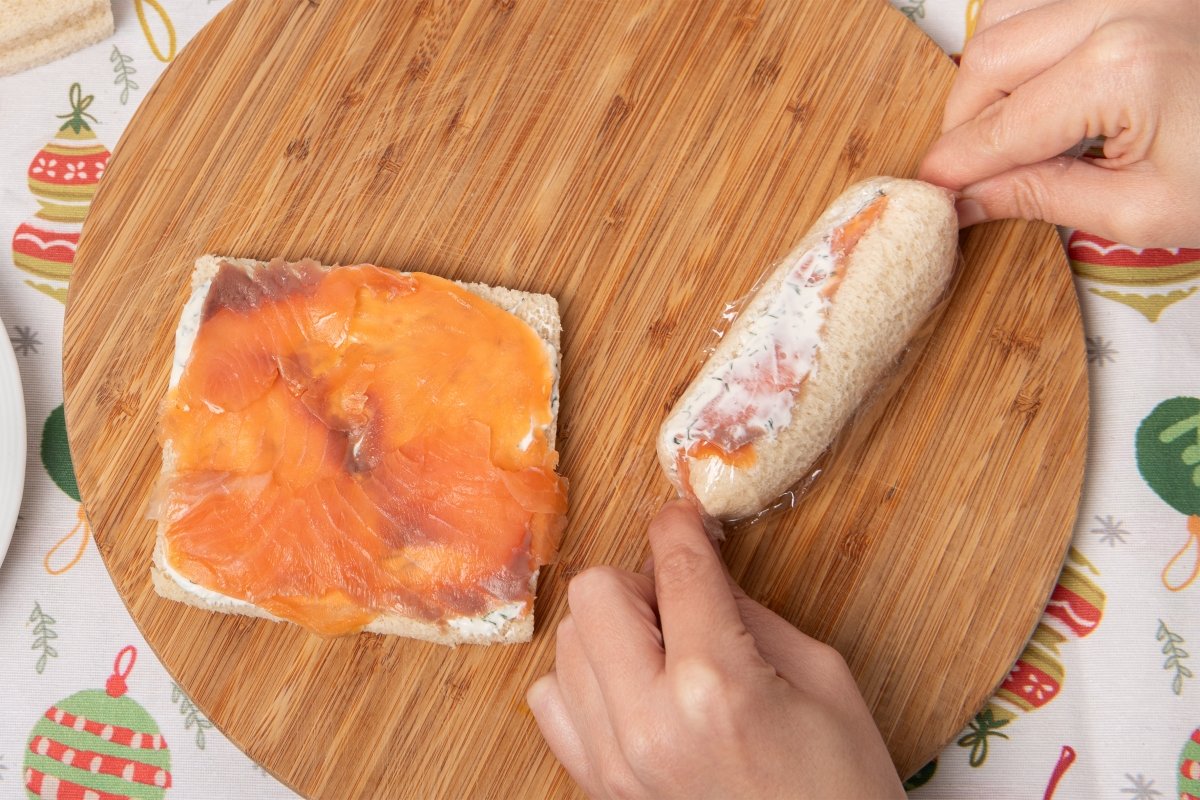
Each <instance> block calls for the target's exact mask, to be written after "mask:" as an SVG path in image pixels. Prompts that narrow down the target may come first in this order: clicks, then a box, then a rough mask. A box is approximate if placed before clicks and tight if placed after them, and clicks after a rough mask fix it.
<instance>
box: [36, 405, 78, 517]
mask: <svg viewBox="0 0 1200 800" xmlns="http://www.w3.org/2000/svg"><path fill="white" fill-rule="evenodd" d="M42 466H44V467H45V468H46V472H48V473H50V477H51V478H52V479H53V480H54V482H55V483H56V484H58V488H60V489H62V490H63V491H64V492H66V493H67V496H68V497H70V498H71V499H72V500H74V501H75V502H76V503H78V502H79V486H78V485H77V484H76V483H75V466H74V464H72V463H71V448H70V447H68V446H67V418H66V415H65V414H64V413H63V407H62V406H59V407H58V408H56V409H54V410H53V411H51V412H50V416H49V417H47V418H46V426H45V427H44V428H42Z"/></svg>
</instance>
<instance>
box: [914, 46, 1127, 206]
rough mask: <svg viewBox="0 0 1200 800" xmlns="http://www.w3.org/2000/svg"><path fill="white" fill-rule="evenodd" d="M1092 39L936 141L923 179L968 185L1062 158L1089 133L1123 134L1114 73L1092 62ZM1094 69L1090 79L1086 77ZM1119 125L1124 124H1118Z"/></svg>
mask: <svg viewBox="0 0 1200 800" xmlns="http://www.w3.org/2000/svg"><path fill="white" fill-rule="evenodd" d="M1095 58H1096V56H1095V55H1094V54H1093V53H1092V52H1091V48H1089V47H1088V46H1087V45H1085V46H1082V47H1080V48H1078V49H1076V50H1075V51H1074V52H1072V53H1071V54H1070V55H1069V56H1067V58H1066V59H1064V60H1063V61H1061V62H1059V63H1058V64H1056V65H1055V66H1054V67H1052V68H1051V69H1049V70H1047V71H1046V72H1044V73H1042V74H1041V75H1039V76H1038V77H1036V78H1034V79H1033V80H1031V81H1029V82H1028V83H1025V84H1022V85H1021V86H1019V87H1017V89H1016V90H1014V91H1013V93H1012V94H1010V95H1009V96H1008V97H1005V98H1004V99H1002V100H998V101H996V102H995V103H992V105H990V106H988V108H987V109H985V110H984V111H983V112H982V113H981V114H980V115H979V116H977V117H975V118H974V119H972V120H970V121H969V122H965V123H963V124H962V125H959V126H958V127H957V128H955V129H954V130H952V131H949V132H948V133H946V134H944V135H943V136H942V137H941V138H940V139H938V140H937V141H936V142H934V144H933V146H932V147H930V148H929V152H928V153H926V155H925V160H924V161H923V162H922V163H921V168H920V169H919V170H918V173H917V175H918V177H920V178H921V179H922V180H927V181H929V182H930V183H936V184H938V185H939V186H945V187H947V188H949V189H955V190H961V189H963V188H965V187H967V186H969V185H971V184H973V183H977V182H978V181H981V180H983V179H985V178H990V177H992V176H994V175H999V174H1001V173H1003V172H1007V171H1008V170H1010V169H1013V168H1014V167H1021V166H1026V165H1028V164H1036V163H1038V162H1040V161H1044V160H1046V159H1048V158H1052V157H1054V156H1057V155H1059V154H1061V153H1063V152H1065V151H1066V150H1068V149H1070V148H1071V147H1073V146H1074V145H1075V144H1077V143H1078V142H1079V141H1080V140H1081V139H1083V138H1085V137H1088V136H1096V135H1113V134H1115V133H1118V132H1119V126H1118V124H1119V114H1120V110H1121V106H1120V105H1119V104H1114V103H1112V102H1111V101H1110V100H1109V99H1108V98H1109V96H1110V95H1112V94H1113V93H1114V92H1113V89H1112V86H1111V85H1110V84H1111V83H1112V80H1113V78H1112V77H1111V76H1106V75H1103V74H1098V73H1097V71H1096V70H1094V69H1092V68H1091V66H1090V65H1091V64H1092V63H1093V61H1094V59H1095ZM1089 74H1090V75H1092V76H1093V78H1092V79H1091V80H1089V81H1087V82H1086V83H1085V84H1084V85H1080V84H1079V80H1078V76H1079V75H1089ZM1114 126H1118V127H1117V129H1116V130H1114V129H1113V128H1114Z"/></svg>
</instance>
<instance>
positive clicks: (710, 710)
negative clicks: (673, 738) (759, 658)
mask: <svg viewBox="0 0 1200 800" xmlns="http://www.w3.org/2000/svg"><path fill="white" fill-rule="evenodd" d="M673 683H674V685H673V689H674V694H675V700H676V703H677V704H678V707H679V709H680V711H681V712H682V714H683V717H684V719H686V720H688V721H689V722H691V723H693V724H694V725H696V726H697V728H698V729H700V730H710V731H713V732H714V733H719V734H721V735H728V734H729V732H730V731H731V730H732V729H733V728H734V727H735V724H734V723H735V720H736V716H737V714H736V710H737V708H738V707H739V706H740V705H741V702H742V700H743V697H742V695H743V689H742V688H741V686H740V685H739V683H738V682H736V681H733V680H731V679H730V677H729V675H728V674H727V673H726V672H725V671H723V670H721V669H719V668H718V667H717V665H716V664H714V663H712V662H711V661H708V660H705V659H699V658H690V659H687V660H686V661H682V662H680V663H679V664H678V665H677V668H676V670H675V671H674V681H673Z"/></svg>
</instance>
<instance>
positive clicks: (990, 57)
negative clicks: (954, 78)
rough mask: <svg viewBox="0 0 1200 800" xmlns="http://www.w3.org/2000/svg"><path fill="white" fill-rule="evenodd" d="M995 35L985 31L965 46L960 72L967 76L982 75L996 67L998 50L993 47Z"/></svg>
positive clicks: (959, 65) (960, 62)
mask: <svg viewBox="0 0 1200 800" xmlns="http://www.w3.org/2000/svg"><path fill="white" fill-rule="evenodd" d="M994 41H995V36H994V35H989V33H988V31H983V32H982V33H979V34H977V35H975V36H974V37H972V38H971V39H970V40H969V41H967V43H966V44H965V45H964V46H963V51H962V57H961V59H960V60H959V64H958V70H959V72H960V73H961V74H965V75H972V76H976V75H980V74H983V73H987V72H989V71H990V70H992V69H993V68H995V66H996V63H995V61H996V48H995V46H994V45H993V42H994Z"/></svg>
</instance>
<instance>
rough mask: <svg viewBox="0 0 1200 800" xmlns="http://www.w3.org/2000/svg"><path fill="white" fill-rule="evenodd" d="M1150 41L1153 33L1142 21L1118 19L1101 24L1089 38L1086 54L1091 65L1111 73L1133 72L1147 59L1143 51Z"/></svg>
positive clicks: (1145, 62)
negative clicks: (1150, 32)
mask: <svg viewBox="0 0 1200 800" xmlns="http://www.w3.org/2000/svg"><path fill="white" fill-rule="evenodd" d="M1151 45H1153V35H1151V34H1149V32H1148V31H1147V30H1146V29H1145V27H1144V26H1143V25H1142V23H1140V22H1137V21H1134V20H1118V21H1115V22H1110V23H1108V24H1106V25H1103V26H1101V27H1100V28H1099V29H1098V30H1097V31H1096V32H1095V33H1094V34H1093V35H1092V37H1091V38H1090V39H1089V40H1088V45H1087V50H1086V51H1085V52H1086V55H1087V57H1088V60H1089V62H1090V66H1091V67H1092V69H1095V70H1097V71H1098V72H1097V74H1104V73H1103V72H1099V71H1100V70H1106V71H1113V72H1114V74H1115V73H1117V72H1119V73H1121V74H1129V73H1130V72H1136V71H1137V70H1139V69H1140V68H1142V67H1144V66H1145V65H1146V64H1148V63H1149V59H1147V58H1146V57H1145V56H1146V53H1147V52H1148V49H1147V48H1148V47H1149V46H1151Z"/></svg>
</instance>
